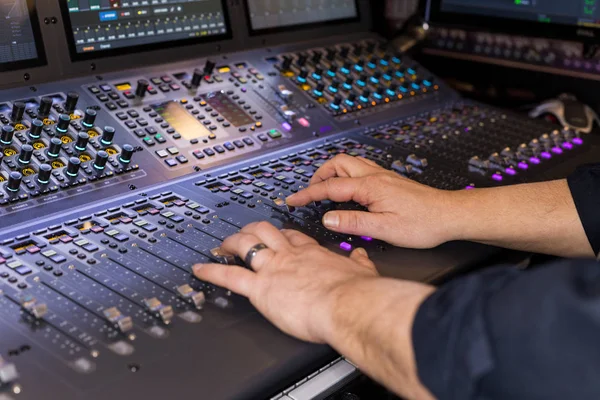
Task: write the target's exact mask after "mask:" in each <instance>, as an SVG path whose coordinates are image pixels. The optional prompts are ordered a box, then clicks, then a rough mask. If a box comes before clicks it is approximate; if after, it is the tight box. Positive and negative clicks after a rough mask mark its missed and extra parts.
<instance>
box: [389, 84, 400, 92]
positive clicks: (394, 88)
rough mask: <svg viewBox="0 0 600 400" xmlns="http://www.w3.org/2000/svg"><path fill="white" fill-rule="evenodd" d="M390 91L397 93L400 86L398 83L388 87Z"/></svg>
mask: <svg viewBox="0 0 600 400" xmlns="http://www.w3.org/2000/svg"><path fill="white" fill-rule="evenodd" d="M388 89H389V90H391V91H392V92H395V91H396V89H398V84H397V83H391V84H390V86H389V87H388Z"/></svg>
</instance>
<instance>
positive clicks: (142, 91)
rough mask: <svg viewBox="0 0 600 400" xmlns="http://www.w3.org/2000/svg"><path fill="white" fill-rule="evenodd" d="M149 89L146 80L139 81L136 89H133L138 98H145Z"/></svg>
mask: <svg viewBox="0 0 600 400" xmlns="http://www.w3.org/2000/svg"><path fill="white" fill-rule="evenodd" d="M149 87H150V83H149V82H148V81H147V80H145V79H140V80H139V81H138V83H137V88H136V89H135V95H136V96H137V97H139V98H143V97H145V96H146V92H148V88H149Z"/></svg>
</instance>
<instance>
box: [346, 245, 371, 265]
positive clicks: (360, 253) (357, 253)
mask: <svg viewBox="0 0 600 400" xmlns="http://www.w3.org/2000/svg"><path fill="white" fill-rule="evenodd" d="M350 258H351V259H352V260H354V261H356V262H357V263H359V264H360V265H362V266H363V267H365V268H367V269H370V270H373V271H376V269H375V264H373V261H371V259H370V258H369V254H368V253H367V251H366V250H365V249H363V248H362V247H359V248H358V249H355V250H354V251H353V252H352V253H351V254H350Z"/></svg>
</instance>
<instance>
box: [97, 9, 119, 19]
mask: <svg viewBox="0 0 600 400" xmlns="http://www.w3.org/2000/svg"><path fill="white" fill-rule="evenodd" d="M116 20H117V12H116V11H103V12H101V13H100V21H116Z"/></svg>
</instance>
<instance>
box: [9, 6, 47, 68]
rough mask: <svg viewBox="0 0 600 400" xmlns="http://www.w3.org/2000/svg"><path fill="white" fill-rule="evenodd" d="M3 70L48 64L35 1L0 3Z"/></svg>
mask: <svg viewBox="0 0 600 400" xmlns="http://www.w3.org/2000/svg"><path fill="white" fill-rule="evenodd" d="M0 19H1V20H2V23H0V71H10V70H15V69H21V68H28V67H33V66H39V65H43V64H45V57H44V46H43V43H42V38H41V35H40V30H39V23H38V21H37V12H36V9H35V0H0Z"/></svg>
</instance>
